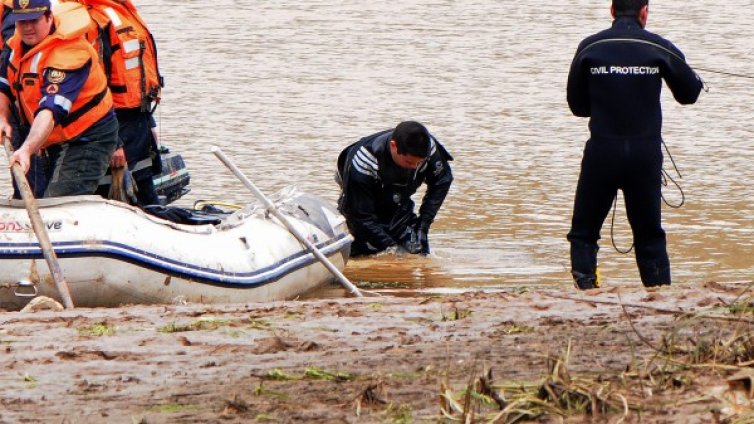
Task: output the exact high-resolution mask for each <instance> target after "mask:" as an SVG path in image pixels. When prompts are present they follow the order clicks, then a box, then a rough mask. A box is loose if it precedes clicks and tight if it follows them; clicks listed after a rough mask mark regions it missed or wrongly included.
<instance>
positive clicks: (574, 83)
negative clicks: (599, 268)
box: [568, 17, 703, 286]
mask: <svg viewBox="0 0 754 424" xmlns="http://www.w3.org/2000/svg"><path fill="white" fill-rule="evenodd" d="M663 80H665V82H666V83H667V85H668V87H669V88H670V90H671V92H672V93H673V96H674V97H675V99H676V101H678V102H679V103H681V104H691V103H694V102H696V99H697V97H698V96H699V93H700V91H701V89H702V87H703V83H702V81H701V80H700V79H699V77H698V76H697V75H696V73H694V71H693V70H692V69H691V68H690V67H689V66H688V65H687V64H686V62H685V59H684V56H683V53H681V51H680V50H678V48H676V47H675V46H674V45H673V44H672V43H670V42H669V41H667V40H665V39H664V38H662V37H660V36H658V35H656V34H653V33H651V32H649V31H646V30H645V29H643V28H642V27H641V25H640V23H639V20H638V19H637V18H635V17H619V18H617V19H616V20H615V21H614V22H613V25H612V27H611V28H609V29H607V30H605V31H602V32H600V33H597V34H595V35H592V36H590V37H588V38H586V39H585V40H584V41H582V42H581V44H580V45H579V48H578V50H577V52H576V56H575V57H574V59H573V63H572V65H571V70H570V73H569V75H568V105H569V106H570V108H571V111H572V112H573V114H574V115H576V116H581V117H589V118H590V120H589V130H590V133H591V137H590V139H589V141H587V143H586V147H585V149H584V157H583V160H582V163H581V175H580V176H579V182H578V187H577V189H576V198H575V204H574V212H573V221H572V225H571V231H570V232H569V233H568V240H569V241H570V242H571V265H572V271H573V274H574V277H576V278H577V280H578V278H579V277H580V276H586V277H587V278H592V277H593V276H594V274H595V270H596V265H597V250H598V245H597V241H598V240H599V238H600V229H601V228H602V224H603V222H604V220H605V218H606V217H607V214H608V213H609V212H610V208H611V206H612V203H613V200H614V198H615V196H616V194H617V190H618V189H620V190H622V191H623V195H624V198H625V202H626V212H627V215H628V219H629V222H630V224H631V229H632V230H633V235H634V243H635V247H636V262H637V265H638V267H639V272H640V274H641V280H642V282H643V283H644V285H645V286H654V285H660V284H670V261H669V259H668V253H667V247H666V240H665V231H664V230H663V229H662V224H661V211H660V209H661V208H660V207H661V192H660V189H661V171H662V159H663V157H662V150H661V148H662V145H661V143H662V136H661V129H662V111H661V105H660V90H661V89H662V81H663Z"/></svg>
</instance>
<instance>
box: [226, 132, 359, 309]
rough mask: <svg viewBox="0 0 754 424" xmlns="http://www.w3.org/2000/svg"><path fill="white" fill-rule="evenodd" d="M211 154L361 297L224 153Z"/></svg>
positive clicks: (341, 282)
mask: <svg viewBox="0 0 754 424" xmlns="http://www.w3.org/2000/svg"><path fill="white" fill-rule="evenodd" d="M212 153H214V154H215V156H217V158H218V159H220V161H221V162H222V163H223V164H225V166H227V167H228V169H230V171H231V172H233V174H235V176H236V177H238V179H240V180H241V182H243V183H244V185H245V186H246V187H247V188H248V189H249V190H251V192H252V193H254V195H255V196H256V197H257V199H259V200H260V201H261V202H262V203H263V204H264V206H265V207H266V208H267V209H268V210H269V211H270V212H271V213H272V214H273V215H275V218H277V219H278V220H280V222H282V223H283V224H284V225H285V226H286V228H288V231H290V232H291V234H293V235H294V236H295V237H296V238H297V239H298V241H300V242H301V243H303V244H304V245H305V246H306V247H307V248H308V249H309V250H310V251H311V252H312V254H314V256H315V257H316V258H317V259H319V261H320V262H322V265H324V266H325V268H327V269H328V270H330V272H331V273H332V274H333V275H334V276H335V278H336V279H337V280H338V282H339V283H340V284H342V285H343V286H344V287H345V288H346V289H348V290H349V291H350V292H351V293H353V294H354V295H355V296H356V297H362V296H363V295H362V294H361V292H360V291H359V289H358V288H356V286H354V285H353V284H352V283H351V282H350V281H348V278H346V276H345V275H343V274H342V273H341V272H340V271H339V270H338V268H336V267H335V265H333V264H332V262H330V261H329V260H328V259H327V257H326V256H325V255H324V254H322V252H320V251H319V249H317V246H315V245H314V244H312V243H311V242H310V241H309V240H307V239H306V237H304V235H303V234H301V232H300V231H299V230H298V229H297V228H296V227H294V226H293V224H291V222H290V221H289V220H288V217H286V216H285V215H283V214H282V213H280V211H278V209H277V207H276V206H275V205H274V204H273V203H272V202H271V201H270V200H269V199H268V198H267V196H265V195H264V193H262V192H261V191H259V189H258V188H257V186H256V185H254V183H253V182H251V180H249V179H248V178H246V175H244V174H243V173H242V172H241V170H240V169H238V167H236V165H235V164H234V163H233V162H231V160H230V159H229V158H228V157H227V156H225V153H223V152H222V150H220V148H219V147H217V146H212Z"/></svg>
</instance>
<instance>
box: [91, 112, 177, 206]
mask: <svg viewBox="0 0 754 424" xmlns="http://www.w3.org/2000/svg"><path fill="white" fill-rule="evenodd" d="M116 114H117V117H118V125H119V128H118V137H119V138H120V140H121V143H122V144H123V150H124V152H125V153H126V160H127V161H128V169H129V170H130V171H131V175H132V176H133V178H134V182H135V183H136V189H137V190H136V200H137V201H138V204H139V206H146V205H156V204H159V203H160V201H159V198H158V196H157V192H156V191H155V188H154V181H153V177H154V175H157V174H159V173H160V171H161V170H160V166H161V165H162V163H161V162H160V157H159V153H158V151H157V143H156V142H155V140H154V137H153V135H152V126H153V123H154V121H153V119H152V116H151V115H150V114H149V113H148V112H142V111H140V110H139V109H128V110H116ZM107 174H110V170H109V169H108V171H107ZM109 190H110V186H109V185H103V186H101V187H100V188H99V189H98V190H97V193H99V194H101V195H103V196H105V197H107V193H108V192H109Z"/></svg>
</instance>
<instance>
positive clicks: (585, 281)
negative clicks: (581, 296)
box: [571, 271, 600, 290]
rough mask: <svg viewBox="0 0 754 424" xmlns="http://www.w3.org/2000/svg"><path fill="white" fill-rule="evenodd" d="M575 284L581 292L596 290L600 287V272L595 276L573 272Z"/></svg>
mask: <svg viewBox="0 0 754 424" xmlns="http://www.w3.org/2000/svg"><path fill="white" fill-rule="evenodd" d="M571 275H573V282H574V285H575V286H576V288H577V289H579V290H590V289H596V288H599V286H600V278H599V272H596V273H594V274H582V273H580V272H578V271H571Z"/></svg>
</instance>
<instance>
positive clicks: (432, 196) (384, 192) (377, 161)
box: [338, 130, 453, 256]
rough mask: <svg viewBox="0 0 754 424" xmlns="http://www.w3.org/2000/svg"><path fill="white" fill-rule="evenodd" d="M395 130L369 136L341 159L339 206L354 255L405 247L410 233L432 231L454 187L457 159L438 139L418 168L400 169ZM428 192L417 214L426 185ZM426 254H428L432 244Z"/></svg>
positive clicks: (433, 140)
mask: <svg viewBox="0 0 754 424" xmlns="http://www.w3.org/2000/svg"><path fill="white" fill-rule="evenodd" d="M391 136H392V130H388V131H383V132H379V133H377V134H373V135H370V136H368V137H364V138H362V139H361V140H359V141H358V142H356V143H354V144H352V145H350V146H348V147H347V148H346V149H345V150H343V151H342V152H341V154H340V156H339V157H338V177H339V182H340V184H341V187H342V194H341V197H340V200H339V202H338V207H339V210H340V211H341V213H343V215H344V216H345V217H346V221H347V223H348V228H349V230H350V231H351V234H352V235H353V236H354V239H355V240H354V243H353V244H352V246H351V255H352V256H360V255H367V254H372V253H377V252H380V251H382V250H385V249H387V248H388V247H391V246H394V245H396V244H403V243H404V242H405V241H406V240H405V238H406V237H408V236H409V235H410V233H411V231H414V230H415V229H419V228H420V229H422V230H423V231H425V234H426V231H428V230H429V226H430V225H431V224H432V222H433V221H434V218H435V216H436V215H437V212H438V211H439V210H440V207H441V206H442V203H443V201H444V200H445V196H446V195H447V194H448V190H449V189H450V185H451V183H452V182H453V174H452V173H451V170H450V165H449V164H448V161H451V160H453V158H452V157H451V156H450V155H449V154H448V152H447V151H446V150H445V148H444V147H443V146H442V145H441V144H440V143H439V142H438V141H437V140H436V139H435V138H434V137H430V139H431V141H432V142H431V144H432V145H431V150H430V154H429V157H428V159H427V160H426V161H425V162H424V163H422V164H421V165H420V166H419V168H418V169H416V170H410V169H404V168H401V167H399V166H398V165H397V164H395V162H394V161H393V159H392V156H391V155H390V146H389V142H390V138H391ZM423 183H426V184H427V191H426V193H425V195H424V199H423V200H422V204H421V207H420V208H419V216H418V217H417V216H416V214H414V201H413V200H411V196H412V195H413V194H414V193H416V190H417V189H418V188H419V187H420V186H421V185H422V184H423ZM423 253H429V245H428V244H427V245H426V246H425V248H424V250H423Z"/></svg>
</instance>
